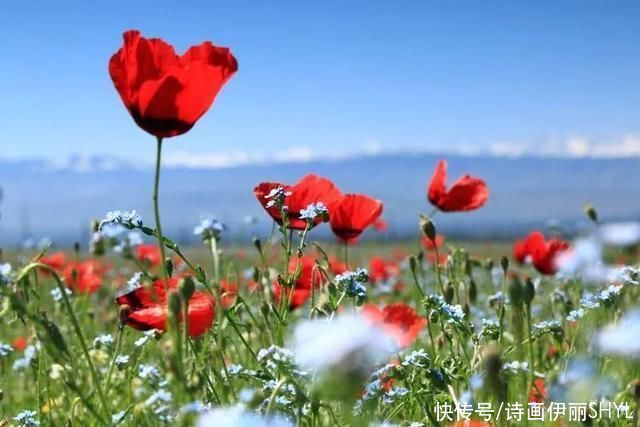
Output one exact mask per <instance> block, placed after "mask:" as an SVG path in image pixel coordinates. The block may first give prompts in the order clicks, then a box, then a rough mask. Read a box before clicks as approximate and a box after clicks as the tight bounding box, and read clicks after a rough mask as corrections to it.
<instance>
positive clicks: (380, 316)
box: [362, 303, 427, 347]
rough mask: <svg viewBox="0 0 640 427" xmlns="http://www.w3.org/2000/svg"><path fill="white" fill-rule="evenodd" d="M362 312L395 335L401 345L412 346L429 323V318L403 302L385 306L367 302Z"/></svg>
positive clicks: (387, 331)
mask: <svg viewBox="0 0 640 427" xmlns="http://www.w3.org/2000/svg"><path fill="white" fill-rule="evenodd" d="M362 314H363V315H364V316H365V317H366V318H367V319H368V320H370V321H371V322H372V323H373V324H375V325H377V326H380V327H381V328H382V330H383V331H385V332H386V333H388V334H389V335H391V336H393V337H394V338H395V340H396V341H397V343H398V345H399V346H400V347H408V346H410V345H411V344H412V343H413V342H414V341H415V340H416V338H417V337H418V334H419V333H420V331H421V330H422V328H423V327H424V326H425V325H426V324H427V319H424V318H422V317H420V316H418V314H417V313H416V312H415V310H414V309H413V308H411V307H409V306H408V305H405V304H402V303H396V304H390V305H387V306H385V307H384V308H380V307H378V306H377V305H374V304H365V305H364V306H362Z"/></svg>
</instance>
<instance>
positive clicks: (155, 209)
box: [153, 137, 169, 291]
mask: <svg viewBox="0 0 640 427" xmlns="http://www.w3.org/2000/svg"><path fill="white" fill-rule="evenodd" d="M157 141H158V143H157V145H156V169H155V174H154V179H153V215H154V218H155V222H156V230H157V232H158V236H157V237H158V246H159V247H160V257H161V258H162V278H163V279H164V286H165V291H168V287H169V283H168V278H169V275H168V274H167V266H166V264H165V251H164V238H163V235H162V225H161V224H160V207H159V204H158V199H159V197H158V189H159V187H160V164H161V160H162V138H161V137H158V139H157Z"/></svg>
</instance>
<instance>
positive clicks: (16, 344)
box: [11, 336, 28, 351]
mask: <svg viewBox="0 0 640 427" xmlns="http://www.w3.org/2000/svg"><path fill="white" fill-rule="evenodd" d="M27 344H28V342H27V338H26V337H22V336H20V337H16V338H15V339H14V340H13V342H12V343H11V347H13V348H14V349H15V350H17V351H22V350H24V349H25V348H27Z"/></svg>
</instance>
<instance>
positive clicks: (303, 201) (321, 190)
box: [253, 174, 342, 230]
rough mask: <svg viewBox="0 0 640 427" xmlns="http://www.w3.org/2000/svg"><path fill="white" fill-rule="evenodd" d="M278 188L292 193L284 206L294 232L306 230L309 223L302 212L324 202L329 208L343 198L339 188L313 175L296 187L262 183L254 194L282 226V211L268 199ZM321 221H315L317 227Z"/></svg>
mask: <svg viewBox="0 0 640 427" xmlns="http://www.w3.org/2000/svg"><path fill="white" fill-rule="evenodd" d="M277 188H282V189H283V190H284V191H285V192H286V193H287V194H289V193H290V194H289V195H287V196H285V199H284V205H285V206H286V207H287V212H288V214H287V216H288V222H289V227H288V228H290V229H293V230H304V229H305V228H306V226H307V221H306V220H305V219H300V211H302V210H303V209H306V208H307V207H308V206H309V205H310V204H312V203H318V202H322V203H324V205H325V206H327V207H328V206H329V205H330V204H331V203H333V202H334V200H336V199H338V198H340V197H341V196H342V193H340V190H338V187H336V186H335V184H334V183H333V182H331V181H329V180H328V179H326V178H322V177H320V176H317V175H313V174H309V175H305V176H304V177H303V178H302V179H301V180H300V181H299V182H298V183H297V184H294V185H287V184H281V183H278V182H261V183H260V184H258V185H257V186H256V187H255V188H254V189H253V193H254V194H255V196H256V198H257V199H258V202H260V204H261V205H262V207H263V208H264V209H265V210H266V211H267V213H268V214H269V215H270V216H271V218H273V220H274V221H275V222H277V223H278V224H280V225H282V215H281V214H280V209H279V208H278V207H277V206H275V205H273V204H271V203H272V202H273V199H271V198H268V197H267V196H268V195H269V194H270V193H271V191H272V190H275V189H277ZM329 215H331V212H329ZM321 221H322V220H321V219H320V218H318V219H317V220H316V221H315V225H317V224H319V223H320V222H321Z"/></svg>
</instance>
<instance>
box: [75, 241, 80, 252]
mask: <svg viewBox="0 0 640 427" xmlns="http://www.w3.org/2000/svg"><path fill="white" fill-rule="evenodd" d="M73 251H74V252H75V253H76V255H79V254H80V243H78V242H75V243H74V244H73Z"/></svg>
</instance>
